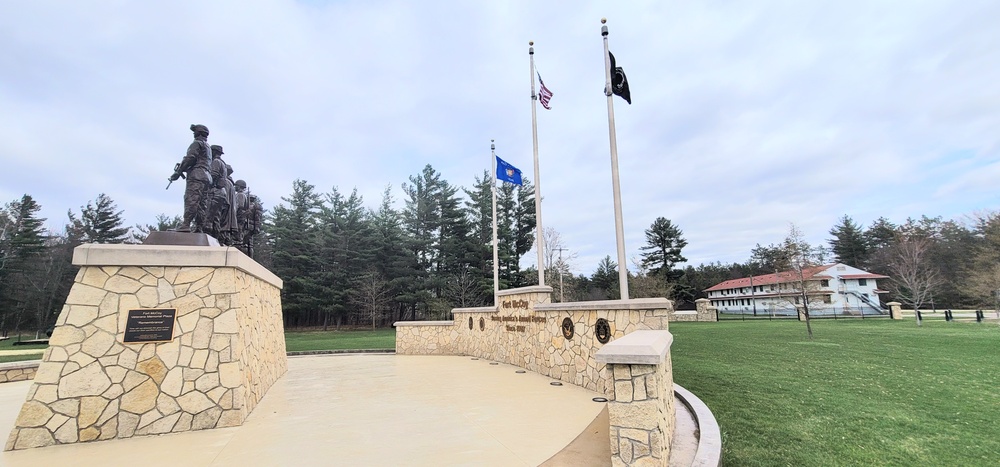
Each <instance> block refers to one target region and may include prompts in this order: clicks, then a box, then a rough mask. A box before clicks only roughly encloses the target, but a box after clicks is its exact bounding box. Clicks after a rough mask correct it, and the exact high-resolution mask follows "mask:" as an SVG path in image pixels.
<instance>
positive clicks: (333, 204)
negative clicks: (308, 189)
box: [319, 187, 374, 330]
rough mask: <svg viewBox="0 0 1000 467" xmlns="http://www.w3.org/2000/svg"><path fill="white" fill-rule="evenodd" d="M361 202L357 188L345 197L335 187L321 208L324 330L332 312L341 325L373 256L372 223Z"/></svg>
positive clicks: (338, 326) (338, 324)
mask: <svg viewBox="0 0 1000 467" xmlns="http://www.w3.org/2000/svg"><path fill="white" fill-rule="evenodd" d="M362 203H363V199H362V197H361V196H359V195H358V191H357V189H355V190H354V191H352V192H351V195H350V196H349V197H344V196H343V195H342V194H340V192H339V191H337V188H336V187H334V188H333V190H332V191H331V192H330V193H329V194H327V195H326V203H325V204H324V205H323V206H322V208H321V211H320V215H319V220H320V225H321V229H320V239H321V242H322V243H321V252H322V256H321V261H322V266H321V270H322V279H321V281H320V284H321V288H322V290H323V297H324V300H323V303H322V305H321V307H322V308H323V311H324V312H325V313H324V319H323V329H324V330H325V329H326V327H327V324H328V322H327V318H328V317H329V316H331V315H332V316H333V317H334V318H335V319H336V321H337V328H338V329H339V328H340V325H341V324H342V323H343V320H344V318H346V317H347V315H348V313H349V311H350V309H351V305H352V303H351V301H352V299H353V297H354V296H355V295H356V294H357V292H356V290H355V289H356V288H357V287H359V285H360V284H359V281H360V280H361V277H362V275H363V274H364V273H365V272H366V271H368V269H369V266H368V265H369V264H370V263H371V260H372V257H373V256H374V247H373V246H372V234H371V225H370V223H369V220H368V219H367V215H366V212H365V209H364V207H363V206H362Z"/></svg>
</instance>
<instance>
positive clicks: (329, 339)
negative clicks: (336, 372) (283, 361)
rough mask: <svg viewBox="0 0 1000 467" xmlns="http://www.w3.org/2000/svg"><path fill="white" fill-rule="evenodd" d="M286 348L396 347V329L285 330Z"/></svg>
mask: <svg viewBox="0 0 1000 467" xmlns="http://www.w3.org/2000/svg"><path fill="white" fill-rule="evenodd" d="M285 348H286V350H288V351H289V352H294V351H301V350H345V349H362V350H372V349H395V348H396V330H395V329H392V328H388V329H377V330H375V331H326V332H324V331H285Z"/></svg>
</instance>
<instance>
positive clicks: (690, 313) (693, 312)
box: [674, 310, 698, 315]
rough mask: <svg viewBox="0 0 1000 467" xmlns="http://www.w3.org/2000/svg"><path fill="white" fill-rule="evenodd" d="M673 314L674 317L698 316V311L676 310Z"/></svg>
mask: <svg viewBox="0 0 1000 467" xmlns="http://www.w3.org/2000/svg"><path fill="white" fill-rule="evenodd" d="M674 314H675V315H696V314H698V311H697V310H677V311H675V312H674Z"/></svg>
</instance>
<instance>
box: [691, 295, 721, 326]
mask: <svg viewBox="0 0 1000 467" xmlns="http://www.w3.org/2000/svg"><path fill="white" fill-rule="evenodd" d="M694 306H695V308H696V309H697V310H698V321H718V320H719V315H717V314H716V311H717V310H718V309H717V308H715V307H714V306H712V301H711V300H709V299H707V298H699V299H697V300H695V301H694Z"/></svg>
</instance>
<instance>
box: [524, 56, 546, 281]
mask: <svg viewBox="0 0 1000 467" xmlns="http://www.w3.org/2000/svg"><path fill="white" fill-rule="evenodd" d="M533 45H535V42H534V41H528V61H529V62H531V143H532V148H533V149H534V156H535V245H536V247H535V249H536V250H538V285H545V263H544V261H543V258H544V257H545V256H544V255H545V251H544V250H545V244H544V243H542V233H543V232H542V179H541V178H539V177H538V122H537V121H536V120H535V102H536V101H538V94H535V48H534V47H532V46H533Z"/></svg>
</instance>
